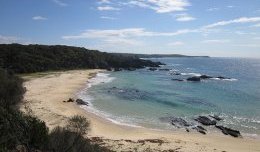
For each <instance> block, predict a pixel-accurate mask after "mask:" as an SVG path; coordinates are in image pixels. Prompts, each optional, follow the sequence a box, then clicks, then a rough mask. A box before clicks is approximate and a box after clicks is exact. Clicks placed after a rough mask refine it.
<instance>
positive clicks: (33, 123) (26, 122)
mask: <svg viewBox="0 0 260 152" xmlns="http://www.w3.org/2000/svg"><path fill="white" fill-rule="evenodd" d="M47 143H48V128H47V126H46V125H45V123H44V122H43V121H41V120H39V119H37V118H35V117H32V116H26V115H24V114H23V113H21V112H19V111H16V110H12V109H4V108H2V107H1V108H0V147H5V148H7V149H13V148H14V147H16V146H17V145H26V146H27V147H28V148H29V149H30V148H36V149H42V148H44V147H46V145H47Z"/></svg>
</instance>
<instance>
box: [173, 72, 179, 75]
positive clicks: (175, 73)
mask: <svg viewBox="0 0 260 152" xmlns="http://www.w3.org/2000/svg"><path fill="white" fill-rule="evenodd" d="M171 75H181V73H178V72H172V73H171Z"/></svg>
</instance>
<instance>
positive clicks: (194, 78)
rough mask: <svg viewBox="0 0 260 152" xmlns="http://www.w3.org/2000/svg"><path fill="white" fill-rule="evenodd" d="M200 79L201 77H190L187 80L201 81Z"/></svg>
mask: <svg viewBox="0 0 260 152" xmlns="http://www.w3.org/2000/svg"><path fill="white" fill-rule="evenodd" d="M200 80H201V79H200V77H190V78H187V81H194V82H199V81H200Z"/></svg>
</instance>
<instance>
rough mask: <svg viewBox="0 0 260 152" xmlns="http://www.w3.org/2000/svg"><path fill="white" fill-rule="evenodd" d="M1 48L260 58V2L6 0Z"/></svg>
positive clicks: (1, 1)
mask: <svg viewBox="0 0 260 152" xmlns="http://www.w3.org/2000/svg"><path fill="white" fill-rule="evenodd" d="M0 18H1V22H0V43H22V44H31V43H33V44H34V43H38V44H51V45H52V44H64V45H73V46H80V47H86V48H89V49H98V50H101V51H106V52H128V53H149V54H150V53H164V54H166V53H167V54H169V53H170V54H172V53H177V54H186V55H209V56H226V57H231V56H232V57H257V58H259V57H260V43H259V42H260V0H250V1H246V0H0Z"/></svg>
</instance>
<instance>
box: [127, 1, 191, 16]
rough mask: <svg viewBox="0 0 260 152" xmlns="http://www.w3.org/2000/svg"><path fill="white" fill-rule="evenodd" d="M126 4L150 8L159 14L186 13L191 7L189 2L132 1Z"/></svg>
mask: <svg viewBox="0 0 260 152" xmlns="http://www.w3.org/2000/svg"><path fill="white" fill-rule="evenodd" d="M125 4H129V5H135V6H138V7H142V8H149V9H152V10H154V11H156V12H157V13H169V12H175V11H184V10H186V7H188V6H190V5H191V4H190V3H189V1H188V0H146V1H145V0H131V1H130V2H128V3H125Z"/></svg>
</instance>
